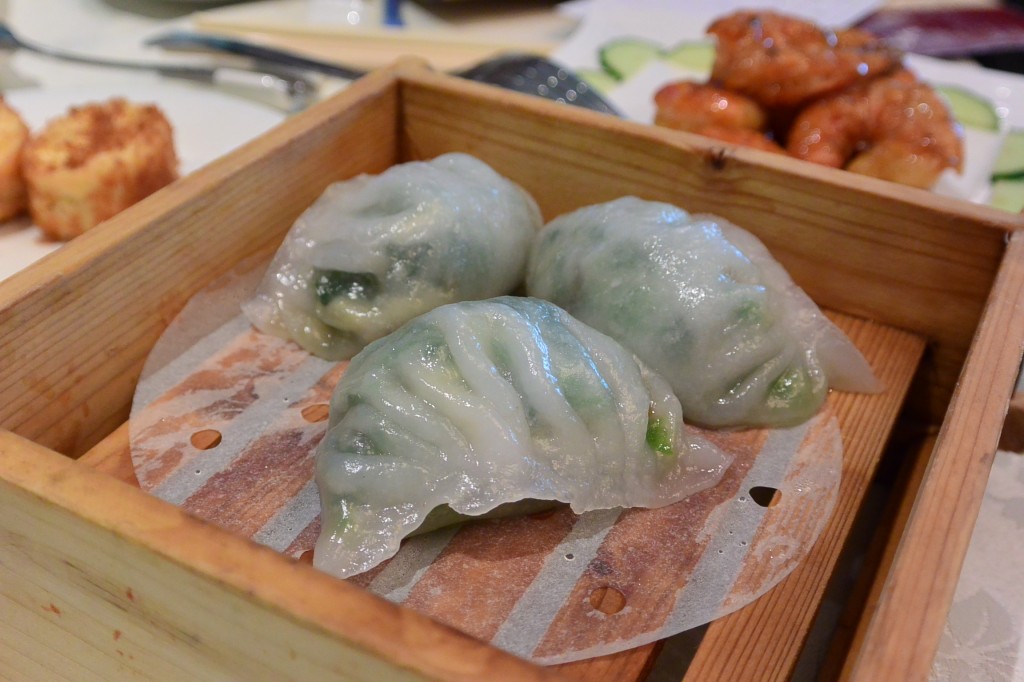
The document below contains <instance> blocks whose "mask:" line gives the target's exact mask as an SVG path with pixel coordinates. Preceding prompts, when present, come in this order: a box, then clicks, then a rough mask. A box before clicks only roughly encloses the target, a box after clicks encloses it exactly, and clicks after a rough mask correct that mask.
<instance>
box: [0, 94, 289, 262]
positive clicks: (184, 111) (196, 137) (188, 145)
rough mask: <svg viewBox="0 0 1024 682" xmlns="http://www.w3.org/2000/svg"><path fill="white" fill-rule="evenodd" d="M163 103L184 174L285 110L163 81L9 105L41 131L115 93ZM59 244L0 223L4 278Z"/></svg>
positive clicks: (17, 224)
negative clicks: (71, 111) (77, 108)
mask: <svg viewBox="0 0 1024 682" xmlns="http://www.w3.org/2000/svg"><path fill="white" fill-rule="evenodd" d="M118 96H120V97H124V98H126V99H128V100H130V101H132V102H140V103H153V104H156V105H157V106H159V107H160V109H161V110H162V111H163V112H164V115H165V116H167V119H168V120H169V121H170V122H171V126H172V127H173V128H174V144H175V148H176V149H177V151H178V159H179V160H180V162H181V166H180V170H181V174H182V175H183V176H184V175H186V174H188V173H191V172H192V171H194V170H196V169H197V168H199V167H200V166H204V165H206V164H207V163H209V162H210V161H213V160H214V159H216V158H218V157H220V156H222V155H224V154H226V153H227V152H229V151H231V150H232V149H234V148H236V147H238V146H240V145H242V144H244V143H245V142H248V141H249V140H251V139H252V138H254V137H257V136H258V135H260V134H261V133H263V132H265V131H266V130H268V129H270V128H272V127H274V126H275V125H277V124H278V123H280V122H281V121H282V120H284V114H282V113H281V112H279V111H276V110H274V109H270V108H268V107H264V106H261V105H259V104H255V103H252V102H248V101H245V100H241V99H237V98H234V97H229V96H228V95H223V94H221V93H218V92H215V91H211V90H200V89H197V88H191V87H188V86H183V85H173V84H165V85H160V86H153V87H147V88H139V87H135V88H132V89H131V91H130V92H125V91H124V90H123V88H122V89H121V90H118V89H117V88H115V87H111V88H109V89H104V88H97V87H89V88H82V89H61V90H11V91H8V92H6V93H4V99H5V100H6V101H7V103H8V104H9V105H10V106H11V107H12V108H14V109H16V110H17V111H18V113H20V114H21V116H22V118H24V119H25V123H27V124H28V126H29V127H30V128H31V129H32V130H33V132H35V131H38V130H40V129H41V128H42V126H43V125H44V124H45V123H46V122H47V121H48V120H50V119H53V118H56V117H58V116H60V115H62V114H64V113H65V112H66V111H67V110H68V108H69V107H71V106H77V105H82V104H87V103H89V102H99V101H104V100H107V99H110V98H111V97H118ZM60 246H61V242H53V241H48V240H46V239H45V238H44V237H43V235H42V232H40V231H39V228H37V227H35V226H33V225H32V224H31V221H30V220H29V219H28V218H26V217H22V218H15V219H14V220H11V221H8V222H7V223H3V224H0V280H4V279H6V278H7V277H9V276H11V275H12V274H14V273H15V272H18V271H19V270H21V269H22V268H25V267H27V266H28V265H29V264H31V263H33V262H35V261H36V260H38V259H40V258H42V257H43V256H45V255H46V254H48V253H50V252H52V251H54V250H56V249H58V248H59V247H60Z"/></svg>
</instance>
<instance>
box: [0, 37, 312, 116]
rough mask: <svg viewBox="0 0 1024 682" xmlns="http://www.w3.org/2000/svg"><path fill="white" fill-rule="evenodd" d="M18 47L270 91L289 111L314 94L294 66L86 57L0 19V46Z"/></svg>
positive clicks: (55, 56) (79, 60)
mask: <svg viewBox="0 0 1024 682" xmlns="http://www.w3.org/2000/svg"><path fill="white" fill-rule="evenodd" d="M19 49H20V50H27V51H29V52H34V53H36V54H39V55H44V56H46V57H51V58H53V59H60V60H62V61H66V62H75V63H78V64H88V65H90V66H102V67H113V68H119V69H131V70H133V71H150V72H154V73H158V74H160V75H162V76H166V77H168V78H181V79H185V80H190V81H197V82H200V83H209V84H213V85H228V86H235V87H239V86H241V87H248V88H254V89H256V90H259V91H262V92H264V93H268V94H271V95H272V96H274V99H275V100H276V102H275V103H277V104H278V106H281V107H282V108H284V109H286V110H289V111H297V110H300V109H303V108H305V107H306V106H307V105H308V104H309V103H310V102H311V101H312V99H313V97H314V96H315V95H316V88H317V86H316V84H315V83H314V82H313V81H312V80H311V79H310V78H309V77H308V76H306V75H304V74H302V73H300V72H298V71H295V70H291V69H286V68H281V67H276V66H273V65H270V64H267V65H264V66H261V67H260V68H256V69H254V68H246V67H239V66H226V65H224V66H222V65H217V66H198V65H192V64H163V63H160V62H136V61H128V60H120V59H106V58H100V57H90V56H86V55H82V54H76V53H71V52H65V51H64V50H58V49H55V48H51V47H45V46H42V45H37V44H35V43H31V42H27V41H25V40H23V39H22V38H19V37H18V36H16V35H15V34H14V32H12V31H11V29H10V28H8V27H7V25H6V24H3V23H0V50H7V51H13V50H19Z"/></svg>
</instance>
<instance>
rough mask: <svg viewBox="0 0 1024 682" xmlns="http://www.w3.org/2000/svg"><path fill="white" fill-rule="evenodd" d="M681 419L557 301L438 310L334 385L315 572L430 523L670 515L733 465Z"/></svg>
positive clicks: (392, 546)
mask: <svg viewBox="0 0 1024 682" xmlns="http://www.w3.org/2000/svg"><path fill="white" fill-rule="evenodd" d="M682 417H683V415H682V413H681V411H680V407H679V402H678V401H677V400H676V398H675V396H674V395H673V394H672V391H671V389H670V388H669V386H668V384H667V383H666V382H665V381H664V380H663V379H661V378H660V377H659V376H658V375H657V374H655V373H653V372H651V371H648V370H647V369H646V368H645V367H644V366H643V365H642V364H641V363H640V362H639V361H637V360H636V359H635V357H634V356H633V355H632V353H630V352H629V351H627V350H625V349H624V348H622V346H620V345H619V344H618V343H616V342H615V341H613V340H612V339H610V338H609V337H607V336H605V335H604V334H601V333H600V332H597V331H595V330H593V329H591V328H590V327H587V326H586V325H584V324H582V323H580V322H579V321H578V320H575V319H573V318H572V317H571V316H570V315H569V314H567V313H566V312H565V311H564V310H561V309H560V308H558V307H557V306H555V305H553V304H551V303H548V302H546V301H541V300H538V299H530V298H515V297H501V298H496V299H491V300H487V301H470V302H462V303H455V304H451V305H446V306H443V307H440V308H437V309H435V310H433V311H431V312H429V313H427V314H425V315H422V316H420V317H418V318H416V319H415V320H413V321H411V322H409V323H408V324H406V325H405V326H404V327H402V328H401V329H399V330H398V331H396V332H394V333H392V334H391V335H389V336H387V337H385V338H383V339H380V340H378V341H375V342H374V343H372V344H370V345H369V346H367V347H366V349H365V350H363V351H362V352H361V353H359V354H358V355H357V356H356V357H355V358H353V360H352V362H351V364H350V365H349V367H348V369H347V370H346V372H345V374H344V375H343V376H342V378H341V380H340V382H339V383H338V385H337V387H336V388H335V392H334V395H333V398H332V400H331V410H330V421H329V423H328V430H327V434H326V435H325V436H324V439H323V441H322V442H321V444H320V446H319V450H318V453H317V468H316V480H317V485H318V487H319V490H320V498H321V505H322V516H321V519H322V529H321V535H320V538H319V540H318V542H317V546H316V551H315V552H314V563H315V565H317V566H318V567H320V568H322V569H324V570H325V571H327V572H329V573H332V574H334V575H338V576H342V577H344V576H348V575H353V574H355V573H359V572H362V571H364V570H366V569H368V568H370V567H372V566H374V565H376V564H377V563H379V562H381V561H383V560H384V559H386V558H388V557H390V556H392V555H393V554H394V553H395V552H397V551H398V547H399V543H400V541H401V539H402V538H403V537H405V536H406V535H408V534H409V533H410V532H412V531H413V530H414V529H416V528H417V527H418V526H420V524H421V523H423V521H424V519H425V517H426V516H427V514H428V513H429V512H431V511H432V510H438V511H442V512H443V511H446V510H451V511H453V512H457V513H458V514H464V515H471V516H479V515H482V514H485V513H487V512H492V511H495V510H498V511H500V509H499V508H500V507H503V506H505V505H507V504H508V503H515V502H517V501H520V500H527V501H531V500H532V501H537V500H561V501H563V502H568V503H569V504H570V505H571V506H572V508H573V509H574V510H575V511H577V512H581V513H582V512H585V511H589V510H592V509H607V508H613V507H635V506H642V507H658V506H662V505H666V504H670V503H672V502H675V501H677V500H679V499H682V498H683V497H686V496H688V495H690V494H692V493H695V492H697V491H699V490H702V489H704V488H707V487H710V486H712V485H714V484H715V483H717V482H718V480H719V479H720V478H721V476H722V474H723V472H724V470H725V468H726V466H727V465H728V462H729V460H728V458H727V457H726V456H725V455H723V454H722V453H721V452H720V451H719V450H717V449H716V448H714V447H713V446H711V445H710V444H707V443H703V442H700V443H698V442H696V441H694V440H693V439H689V438H688V437H687V435H686V434H685V433H684V431H683V420H682ZM435 513H436V512H435Z"/></svg>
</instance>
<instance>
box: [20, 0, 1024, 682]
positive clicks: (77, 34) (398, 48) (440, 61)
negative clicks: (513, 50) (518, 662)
mask: <svg viewBox="0 0 1024 682" xmlns="http://www.w3.org/2000/svg"><path fill="white" fill-rule="evenodd" d="M343 4H344V3H342V2H339V0H330V1H328V0H274V1H272V2H262V3H258V8H257V7H256V6H255V5H253V4H252V3H242V4H235V5H229V6H226V7H223V8H218V9H214V8H213V5H211V4H208V3H197V2H170V1H156V0H132V1H129V0H106V1H104V0H76V1H75V2H70V1H68V0H6V1H4V0H0V13H4V14H5V16H6V20H7V22H8V25H10V26H11V27H13V28H14V29H15V30H16V32H17V33H18V34H19V35H21V36H22V37H24V38H28V39H31V40H34V41H37V42H39V43H41V44H46V45H54V46H61V47H64V48H65V49H69V50H74V51H79V52H82V53H87V54H91V55H97V56H107V57H115V58H137V59H157V60H159V59H165V60H168V59H170V60H173V61H183V60H187V59H193V58H192V57H190V56H186V57H182V56H181V55H173V56H172V57H168V56H166V55H162V54H160V53H159V52H155V51H154V50H153V49H152V48H145V47H144V46H143V45H142V40H143V39H144V38H145V37H147V36H151V35H155V34H156V33H159V32H162V31H164V30H167V29H168V28H174V27H181V28H197V27H198V28H201V29H211V30H217V29H222V30H237V31H241V32H253V33H254V34H258V35H257V37H259V38H261V39H263V40H265V41H267V42H269V43H272V44H278V45H281V46H284V47H291V48H296V47H297V48H300V49H305V50H306V51H307V52H309V53H311V54H316V55H319V56H324V57H333V58H337V59H341V60H347V61H352V62H354V63H358V61H359V59H360V58H362V59H363V60H364V61H363V62H362V63H360V64H359V65H361V66H366V67H373V66H377V65H379V64H382V63H386V62H388V61H391V60H392V59H393V58H394V57H395V56H396V55H397V54H402V53H407V52H416V53H419V54H421V55H423V56H425V57H427V58H428V59H431V60H432V61H433V62H434V63H435V64H436V65H437V66H438V67H440V68H448V67H452V66H456V65H460V64H463V63H467V62H472V61H475V60H477V59H479V58H480V56H481V55H485V54H487V53H488V51H493V50H494V49H495V45H494V44H487V41H486V40H476V39H475V38H476V36H484V37H485V38H486V37H487V36H489V35H492V33H491V32H492V31H493V25H492V23H488V21H487V20H486V17H484V18H478V20H477V21H476V22H475V23H474V24H473V28H472V31H471V32H470V33H465V32H463V34H462V35H463V38H462V39H461V40H459V41H450V40H449V41H438V40H436V31H437V30H438V29H439V28H440V29H442V30H443V28H444V27H443V26H440V27H439V26H438V25H437V24H436V23H430V17H427V16H425V15H421V14H420V15H418V14H416V10H415V9H414V10H412V11H410V12H407V14H406V16H407V18H408V20H409V23H410V29H409V31H408V33H409V34H410V35H412V36H413V37H414V38H417V39H416V40H411V39H409V37H408V35H407V36H405V37H403V38H402V39H400V40H396V39H395V38H394V35H393V32H391V33H390V34H389V33H387V32H384V33H380V32H377V31H376V29H371V30H369V31H367V34H368V35H369V34H372V35H371V36H370V38H368V39H367V40H366V41H364V42H360V43H358V44H356V45H355V47H352V46H346V47H343V48H340V49H339V48H338V47H337V43H338V41H331V40H329V39H326V38H325V31H324V22H323V20H324V18H325V17H326V18H327V22H326V23H327V25H328V26H330V21H333V20H336V19H337V17H338V16H339V15H338V14H337V12H338V8H339V6H341V5H343ZM368 4H370V5H372V3H368ZM938 4H949V5H961V6H962V5H965V4H969V5H981V6H995V5H996V4H997V3H996V2H994V1H989V0H975V1H974V2H966V3H965V2H964V1H963V0H951V1H950V2H936V1H935V0H893V1H890V2H888V3H886V5H887V6H899V7H934V6H936V5H938ZM311 9H312V10H313V11H314V13H313V14H312V16H313V17H314V18H319V19H320V20H321V22H320V24H319V28H316V27H317V26H318V24H317V23H316V22H305V23H304V22H303V18H304V17H305V18H308V17H309V16H311V15H310V14H309V13H310V11H311ZM316 12H319V14H317V13H316ZM324 12H327V13H328V14H324ZM331 12H333V13H334V14H330V13H331ZM261 13H262V14H261ZM268 16H269V17H271V18H274V17H277V18H280V17H291V18H292V19H294V20H295V21H294V22H293V25H291V26H290V30H288V31H281V32H275V31H268V30H267V26H268V24H267V23H266V19H267V17H268ZM444 16H456V15H444ZM373 18H374V19H376V17H373ZM364 19H366V17H365V16H364ZM247 22H248V23H247ZM260 22H263V23H262V24H261V23H260ZM575 23H576V19H575V18H570V17H567V16H565V15H562V14H556V13H554V12H552V11H550V10H543V11H531V12H528V13H525V14H523V15H521V16H518V17H516V18H515V19H514V22H513V23H512V24H511V26H512V28H510V29H509V31H508V34H507V36H506V39H507V41H509V42H510V43H512V42H516V41H518V42H519V43H524V42H526V41H527V40H530V41H532V46H533V47H535V48H542V47H547V48H552V49H553V48H555V47H557V45H558V44H559V41H560V40H562V39H564V37H565V36H567V35H568V33H569V32H570V31H571V30H572V29H573V27H574V26H575ZM311 27H312V28H311ZM338 27H339V28H338V30H346V31H351V29H350V28H345V27H342V26H341V25H340V24H339V25H338ZM306 29H308V30H306ZM530 29H534V30H533V31H532V32H531V30H530ZM432 32H435V33H432ZM326 33H327V34H329V33H331V31H327V32H326ZM467 36H468V37H467ZM527 36H530V38H529V39H528V38H527ZM328 38H329V35H328ZM369 45H374V46H376V47H374V48H372V49H368V46H369ZM366 55H369V57H367V56H366ZM163 82H164V81H163V80H162V79H161V77H159V76H156V75H153V74H149V73H143V72H131V71H125V70H120V69H101V68H95V67H88V66H81V65H75V64H68V63H63V62H57V61H54V60H51V59H48V58H45V57H40V56H37V55H33V54H29V53H24V52H19V53H16V54H13V55H2V56H0V90H3V91H5V92H6V91H10V90H14V89H18V88H40V89H61V88H72V87H73V88H83V87H85V88H87V87H90V86H96V87H109V86H111V85H117V86H119V87H123V88H124V91H125V92H126V94H127V93H130V92H131V91H132V90H133V89H136V88H151V87H155V86H159V85H160V84H161V83H163ZM193 87H201V86H193ZM341 87H344V82H343V81H333V80H331V81H327V82H325V84H324V88H323V92H324V93H330V92H333V91H335V90H336V89H339V88H341ZM252 99H253V101H255V102H257V103H261V104H264V105H265V104H266V99H265V98H263V97H260V96H258V95H253V96H252ZM1007 548H1024V460H1022V458H1021V456H1020V455H1019V454H1016V453H1013V452H1008V451H1000V452H999V453H997V456H996V461H995V465H994V467H993V473H992V477H991V479H990V483H989V487H988V490H987V491H986V497H985V501H984V503H983V506H982V511H981V514H980V516H979V520H978V524H977V526H976V529H975V534H974V537H973V539H972V544H971V547H970V550H969V552H968V555H967V558H966V561H965V566H964V570H963V573H962V575H961V579H960V584H959V587H958V590H957V594H956V597H955V599H954V602H953V605H952V609H951V611H950V616H949V619H948V622H947V627H946V632H945V635H944V637H943V639H942V642H941V645H940V650H939V654H938V656H937V658H936V661H935V666H934V669H933V673H932V678H933V679H935V680H975V679H990V680H1024V637H1022V636H1021V632H1022V631H1024V588H1022V587H1021V584H1020V582H1019V576H1020V575H1021V574H1022V573H1024V549H1018V550H1017V551H1016V552H1013V551H1007ZM684 639H685V638H684ZM670 653H671V652H670V650H667V652H666V656H668V655H670ZM659 675H661V673H660V672H659V668H658V667H656V668H655V670H654V672H653V674H652V679H659ZM662 679H678V677H677V676H676V677H675V678H673V677H672V673H671V672H670V673H668V674H667V675H666V676H665V677H663V678H662Z"/></svg>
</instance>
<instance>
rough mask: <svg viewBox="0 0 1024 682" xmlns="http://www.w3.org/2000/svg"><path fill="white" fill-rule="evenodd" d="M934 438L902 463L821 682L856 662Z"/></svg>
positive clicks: (927, 439)
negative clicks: (855, 653)
mask: <svg viewBox="0 0 1024 682" xmlns="http://www.w3.org/2000/svg"><path fill="white" fill-rule="evenodd" d="M937 435H938V430H937V429H936V432H935V433H930V434H925V435H924V437H923V439H922V440H921V441H920V442H916V443H915V444H914V445H913V446H912V449H909V450H907V451H906V452H905V461H904V462H903V466H902V467H901V470H900V474H899V476H898V480H897V481H896V482H895V484H894V489H893V492H892V495H891V496H890V497H889V499H888V501H887V508H886V510H885V513H884V515H883V517H882V519H881V523H880V524H879V530H878V532H877V533H876V534H875V536H874V538H873V539H872V541H871V544H870V546H869V547H868V549H867V552H866V555H865V557H864V563H863V567H862V568H861V573H862V575H861V576H860V577H859V579H858V581H857V583H856V585H855V586H854V589H853V590H851V592H850V594H849V596H848V599H847V603H846V608H845V611H844V614H843V616H842V617H841V618H840V621H839V623H838V624H837V626H836V632H835V633H834V635H833V637H832V641H831V642H830V645H829V651H828V654H827V656H826V660H825V664H824V667H823V670H822V671H821V679H822V680H834V679H847V678H848V677H849V673H850V670H849V668H850V666H851V665H852V663H853V661H854V659H855V655H852V654H851V652H857V651H860V649H861V646H862V645H863V641H864V633H865V632H866V630H867V628H868V626H869V625H870V624H871V620H872V619H873V618H874V616H875V613H876V612H877V611H878V601H879V597H880V595H881V592H882V586H883V583H884V579H885V576H886V575H888V573H889V569H890V568H891V567H892V562H893V558H894V557H895V555H896V548H897V547H898V546H899V542H900V538H901V537H902V535H903V531H904V529H905V528H906V527H907V519H909V518H910V510H911V509H912V508H913V506H914V500H915V499H916V497H917V493H918V491H919V490H920V489H921V481H923V480H924V472H925V470H926V469H927V467H928V462H929V461H930V460H931V455H932V451H933V450H934V449H935V440H936V437H937Z"/></svg>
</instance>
